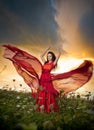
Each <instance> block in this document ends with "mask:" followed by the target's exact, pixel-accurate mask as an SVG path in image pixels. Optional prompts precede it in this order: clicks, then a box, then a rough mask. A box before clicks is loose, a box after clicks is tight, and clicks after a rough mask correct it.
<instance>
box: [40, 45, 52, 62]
mask: <svg viewBox="0 0 94 130" xmlns="http://www.w3.org/2000/svg"><path fill="white" fill-rule="evenodd" d="M49 49H50V47H48V48H47V49H46V50H45V51H44V52H43V53H42V54H41V56H40V58H41V60H42V62H43V63H45V58H44V56H45V54H46V53H47V51H48V50H49Z"/></svg>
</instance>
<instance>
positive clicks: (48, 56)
mask: <svg viewBox="0 0 94 130" xmlns="http://www.w3.org/2000/svg"><path fill="white" fill-rule="evenodd" d="M47 60H48V61H52V54H50V53H48V54H47Z"/></svg>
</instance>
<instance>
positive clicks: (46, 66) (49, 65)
mask: <svg viewBox="0 0 94 130" xmlns="http://www.w3.org/2000/svg"><path fill="white" fill-rule="evenodd" d="M53 68H54V64H53V62H50V63H45V64H44V65H43V71H46V72H50V71H51V70H52V69H53Z"/></svg>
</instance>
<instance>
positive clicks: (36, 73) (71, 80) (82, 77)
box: [4, 45, 93, 113]
mask: <svg viewBox="0 0 94 130" xmlns="http://www.w3.org/2000/svg"><path fill="white" fill-rule="evenodd" d="M4 47H5V48H6V49H5V52H4V57H5V58H7V59H9V60H11V61H12V62H13V65H14V66H15V68H16V70H17V72H18V73H19V74H20V75H21V76H22V77H23V79H24V81H25V82H26V83H27V84H28V86H30V88H31V91H32V93H31V94H32V96H33V97H34V98H35V99H36V103H37V110H38V111H45V112H47V113H49V112H51V111H58V105H57V98H58V96H59V93H60V92H61V91H63V94H62V96H65V95H66V94H67V93H69V92H72V91H75V90H77V89H79V88H80V87H82V86H83V85H84V84H85V83H87V82H88V81H89V80H90V78H91V76H92V72H93V64H92V62H91V61H88V60H85V61H84V62H83V63H82V64H81V65H80V66H79V67H77V68H76V69H74V70H71V71H69V72H65V73H62V72H61V73H60V74H53V73H50V72H51V70H52V69H53V68H55V66H56V65H57V62H58V59H59V57H60V55H61V52H60V51H59V53H58V56H57V57H56V56H55V55H54V53H53V52H48V50H49V49H50V48H47V49H46V50H45V52H44V53H43V54H42V55H41V59H42V61H43V63H44V65H42V64H41V62H40V61H39V60H38V59H37V58H36V57H34V56H32V55H31V54H28V53H27V52H25V51H23V50H21V49H19V48H16V47H14V46H10V45H4ZM47 52H48V53H47ZM46 53H47V60H45V58H44V56H45V54H46Z"/></svg>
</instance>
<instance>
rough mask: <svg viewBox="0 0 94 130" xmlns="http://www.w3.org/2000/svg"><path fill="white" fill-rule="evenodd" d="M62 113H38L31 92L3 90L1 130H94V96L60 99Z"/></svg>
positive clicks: (1, 95)
mask: <svg viewBox="0 0 94 130" xmlns="http://www.w3.org/2000/svg"><path fill="white" fill-rule="evenodd" d="M58 105H59V112H57V113H56V112H53V111H52V112H51V113H49V114H47V113H43V112H41V113H40V112H37V111H36V108H37V106H36V103H35V100H34V99H33V98H32V97H31V93H30V92H26V93H25V92H24V93H23V92H17V91H13V90H11V91H9V90H6V89H4V90H2V89H0V129H1V130H82V129H85V130H94V97H92V99H91V92H86V94H85V95H80V94H75V93H70V95H69V97H64V98H62V97H61V94H60V96H59V98H58Z"/></svg>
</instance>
